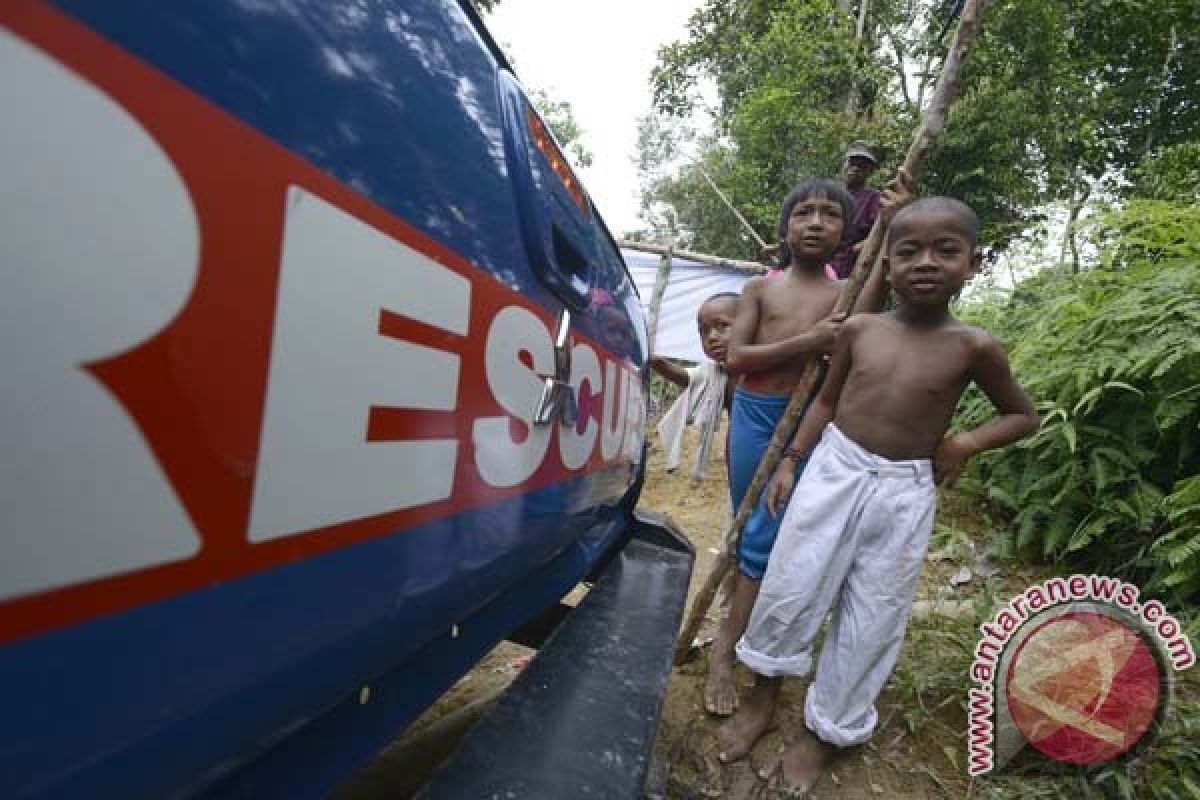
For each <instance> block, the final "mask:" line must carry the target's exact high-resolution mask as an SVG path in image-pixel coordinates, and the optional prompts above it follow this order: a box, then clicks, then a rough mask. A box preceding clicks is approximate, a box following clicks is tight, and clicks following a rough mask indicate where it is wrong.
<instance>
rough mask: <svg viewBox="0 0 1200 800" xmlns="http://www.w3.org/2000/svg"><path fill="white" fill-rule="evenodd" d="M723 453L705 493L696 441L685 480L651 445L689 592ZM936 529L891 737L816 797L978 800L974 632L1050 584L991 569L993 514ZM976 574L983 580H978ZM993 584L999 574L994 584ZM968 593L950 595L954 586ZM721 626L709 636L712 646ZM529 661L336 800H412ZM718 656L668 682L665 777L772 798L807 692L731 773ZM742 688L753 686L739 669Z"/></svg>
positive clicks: (948, 511) (503, 668)
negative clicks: (973, 748)
mask: <svg viewBox="0 0 1200 800" xmlns="http://www.w3.org/2000/svg"><path fill="white" fill-rule="evenodd" d="M720 436H721V437H722V438H721V439H720V440H718V441H717V442H716V443H715V444H714V447H713V448H712V452H713V458H712V462H711V463H710V464H709V467H708V471H707V476H706V478H705V480H704V481H703V482H702V483H700V484H699V485H698V486H693V485H692V483H691V480H690V463H691V453H692V452H693V448H694V446H695V438H694V437H695V433H694V431H689V440H688V443H687V449H686V452H685V459H684V463H683V466H681V467H680V469H679V470H678V471H676V472H675V473H674V474H668V473H667V472H666V471H665V470H664V468H663V462H662V450H661V447H660V445H659V440H658V437H657V434H654V433H652V434H651V445H650V462H649V465H648V471H647V477H646V484H645V488H644V491H643V493H642V499H641V506H642V507H643V508H646V509H650V510H654V511H661V512H666V513H667V514H669V515H670V516H671V518H672V519H673V520H674V521H675V522H676V523H677V524H678V525H679V526H680V528H682V530H683V531H684V532H685V533H686V534H687V535H688V536H689V538H690V539H691V540H692V543H693V544H694V545H695V548H696V565H695V569H694V572H693V577H692V587H691V591H692V592H695V591H696V589H697V588H698V586H699V585H700V584H701V583H702V582H703V581H704V578H705V576H706V575H707V574H708V572H709V569H710V568H711V564H712V561H713V557H714V554H715V553H716V548H717V547H718V546H719V545H720V541H721V539H722V537H723V535H724V527H725V525H726V523H727V519H728V514H729V512H728V505H729V499H728V488H727V485H726V480H725V462H724V442H723V436H724V432H723V431H722V433H721V434H720ZM939 503H941V508H939V512H938V527H937V528H936V530H935V534H934V541H933V544H932V545H931V548H930V555H929V557H928V560H927V564H926V568H925V571H924V574H923V576H922V579H921V585H920V587H919V589H918V601H917V606H916V608H915V611H914V616H913V620H912V622H911V624H910V625H909V629H908V634H907V640H906V642H905V648H904V651H903V653H902V654H901V658H900V663H899V664H898V666H897V669H896V671H895V673H894V674H893V676H892V679H891V681H890V682H889V684H888V686H887V688H886V689H885V690H884V693H883V695H882V697H881V698H880V700H879V703H878V709H879V714H880V719H881V724H880V727H879V729H878V730H877V732H876V734H875V736H874V738H873V740H872V741H871V742H870V743H868V744H867V745H864V746H862V747H858V748H853V749H851V750H848V751H846V752H844V753H842V754H841V755H840V757H839V758H838V760H837V761H836V762H835V764H834V767H833V769H832V770H831V772H830V773H828V774H827V775H826V776H825V777H824V778H822V780H821V781H820V783H818V785H817V786H816V787H815V789H814V791H813V793H811V794H810V795H809V796H810V797H815V798H829V797H838V798H851V799H852V798H870V799H871V800H874V799H875V798H896V800H910V799H912V798H943V797H945V798H960V797H968V796H970V795H971V794H972V793H973V792H972V788H973V787H971V786H970V784H969V783H968V780H967V776H966V770H965V767H964V763H965V749H966V745H965V741H966V735H965V731H966V712H965V700H966V693H965V688H964V687H965V684H966V682H967V677H966V675H967V670H968V669H969V661H970V652H971V650H972V649H973V648H974V645H975V640H976V637H977V635H978V634H977V632H976V631H975V626H977V625H978V622H979V621H980V620H982V619H985V618H986V615H987V614H988V613H990V609H991V608H993V607H994V606H993V604H994V603H995V602H996V601H997V600H998V599H999V598H1005V599H1007V597H1009V596H1011V595H1013V594H1015V593H1016V592H1018V591H1020V590H1022V589H1024V588H1025V587H1026V586H1028V585H1030V584H1031V583H1033V582H1035V581H1037V580H1040V579H1041V577H1042V576H1041V575H1039V574H1037V573H1035V572H1033V571H1031V570H1026V569H1014V568H1013V567H1012V566H1011V565H1009V564H1006V565H1005V570H1004V572H1003V573H1001V572H999V571H998V570H995V569H994V568H991V567H990V566H989V565H988V564H987V562H986V560H982V558H981V557H982V555H983V550H984V544H983V543H984V542H985V541H986V538H987V537H986V529H985V527H984V523H983V521H982V515H981V514H977V513H973V512H972V511H971V509H970V507H969V504H968V503H967V502H966V501H965V500H963V499H962V498H959V497H956V496H954V495H951V496H949V497H943V498H939ZM964 567H969V568H970V570H971V573H970V576H969V578H967V577H966V575H965V574H964ZM992 573H995V574H992ZM952 577H954V578H956V579H965V583H961V584H960V585H958V586H955V587H952V586H951V578H952ZM714 626H715V614H714V613H713V612H710V613H709V618H708V620H707V621H706V623H705V626H704V628H703V629H702V631H701V634H700V636H699V637H698V641H699V642H702V643H703V642H706V641H707V640H708V639H710V638H711V636H712V635H713V629H714ZM529 653H530V651H528V650H526V649H525V648H521V647H518V646H516V645H512V644H507V643H504V644H501V645H500V646H498V647H497V648H496V649H495V650H494V651H493V652H492V653H491V654H489V655H488V656H487V657H486V658H485V659H484V660H483V661H482V662H481V663H480V665H479V666H478V667H476V669H474V670H473V671H472V672H471V673H469V674H468V675H467V676H466V677H464V678H463V679H462V680H461V681H459V683H458V684H457V685H456V686H455V687H453V688H452V689H451V690H450V691H448V692H447V693H446V694H445V695H444V696H443V697H442V698H441V699H440V700H439V701H438V702H437V703H436V704H435V705H434V706H433V707H432V708H431V709H429V710H428V711H427V712H426V713H425V714H424V715H423V716H422V717H421V718H420V719H418V720H417V721H416V722H415V723H414V724H413V725H412V726H411V727H410V728H409V729H408V730H407V731H406V732H405V734H404V736H402V737H401V738H400V739H398V740H397V741H396V742H395V743H393V744H392V745H391V746H389V748H388V749H387V750H386V751H385V752H384V753H383V754H382V755H381V756H380V757H379V758H378V759H376V760H375V761H374V762H372V763H371V764H370V765H368V766H367V767H366V768H364V769H363V770H361V771H360V772H359V773H358V774H357V775H355V776H353V777H352V778H351V779H350V780H349V781H348V782H347V783H346V785H344V786H343V787H341V789H340V790H339V792H338V793H337V794H336V795H335V796H336V797H338V798H340V800H380V799H381V798H389V799H391V798H405V797H409V796H410V795H411V793H412V792H413V791H415V789H416V787H417V786H419V784H420V782H421V781H423V779H424V777H425V776H426V775H427V773H428V772H429V770H430V769H431V768H432V766H433V765H435V764H436V763H437V762H438V761H439V760H440V759H441V758H442V757H444V755H445V754H447V753H448V752H449V751H450V749H451V748H452V747H453V744H454V742H455V741H457V737H458V736H461V734H462V732H463V731H464V730H465V728H466V726H467V725H468V724H469V723H470V722H471V721H472V720H473V719H474V718H475V717H476V716H477V711H478V710H479V709H480V707H481V706H483V705H484V703H485V701H486V699H487V698H489V697H491V696H493V695H494V694H495V693H496V692H497V691H499V690H500V689H502V688H503V687H504V686H506V685H507V684H508V682H509V681H511V680H512V678H513V677H514V676H515V675H516V674H517V673H518V671H519V670H520V669H521V668H522V666H523V664H524V662H525V659H527V657H528V655H529ZM706 655H707V649H706V648H705V647H703V646H702V647H701V648H698V649H697V650H696V652H695V654H694V655H693V658H692V659H691V660H690V661H689V662H688V663H686V664H684V665H683V666H682V667H679V668H677V669H676V670H675V671H674V673H673V675H672V677H671V680H670V684H669V687H668V692H667V697H666V701H665V704H664V708H663V715H662V724H661V726H660V730H659V739H658V742H657V744H656V748H655V755H656V758H657V759H660V761H661V763H665V764H666V769H667V770H668V777H667V783H666V795H665V796H666V797H667V798H670V800H690V799H691V798H710V797H728V798H738V799H740V798H760V797H770V796H771V793H770V792H768V791H767V790H766V788H765V785H764V784H763V782H762V781H760V780H759V779H758V778H757V777H756V774H755V769H754V766H753V765H756V764H758V763H760V762H762V761H763V760H764V759H765V758H768V757H769V756H770V755H771V754H772V753H774V752H775V751H776V750H777V749H779V748H780V747H781V746H782V745H783V744H784V743H786V742H789V741H791V739H792V738H793V736H794V735H795V733H796V732H798V731H799V730H800V726H801V725H802V724H803V722H802V708H803V702H802V701H803V696H804V695H803V692H804V688H805V685H806V683H807V681H802V680H793V681H789V682H788V683H787V684H785V689H784V692H783V697H782V700H783V702H782V704H781V712H780V714H779V716H778V722H779V729H778V730H777V731H776V732H774V733H771V734H769V735H768V736H767V737H766V738H765V739H764V740H763V741H761V742H760V743H759V745H758V746H757V747H756V748H755V750H754V753H753V754H752V757H751V759H750V760H749V761H748V762H742V763H740V764H733V765H729V766H722V765H721V764H719V763H718V761H717V759H716V755H715V751H714V747H713V736H714V733H715V731H716V729H717V728H718V726H719V725H720V722H721V721H720V720H717V719H714V718H711V717H708V716H707V715H706V714H705V713H704V711H703V710H702V709H703V706H702V696H703V686H704V678H705V657H706ZM738 669H739V682H740V684H741V686H742V687H743V689H744V688H746V687H748V686H749V685H750V683H751V677H750V675H749V673H748V672H746V671H745V670H744V669H743V668H742V667H740V666H739V668H738Z"/></svg>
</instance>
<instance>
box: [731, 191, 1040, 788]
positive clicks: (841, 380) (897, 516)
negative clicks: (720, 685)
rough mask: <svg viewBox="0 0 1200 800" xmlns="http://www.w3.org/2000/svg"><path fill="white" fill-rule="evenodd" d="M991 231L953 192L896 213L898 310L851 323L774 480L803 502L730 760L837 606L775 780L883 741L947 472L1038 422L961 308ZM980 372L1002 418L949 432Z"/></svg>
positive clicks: (953, 475)
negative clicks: (956, 309) (888, 692)
mask: <svg viewBox="0 0 1200 800" xmlns="http://www.w3.org/2000/svg"><path fill="white" fill-rule="evenodd" d="M978 233H979V220H978V218H977V217H976V216H975V214H974V212H973V211H971V210H970V209H969V208H968V207H967V206H966V205H964V204H963V203H961V202H959V201H957V200H953V199H950V198H944V197H935V198H928V199H925V200H921V201H918V202H916V203H914V204H913V205H911V206H909V207H907V208H905V209H903V210H901V211H899V212H898V213H897V214H896V215H895V219H894V221H893V222H892V223H891V227H890V229H889V230H888V236H887V258H885V260H884V262H883V263H884V267H885V269H886V270H887V271H888V273H889V276H888V277H889V281H890V282H891V285H892V289H893V291H894V292H895V294H896V297H897V308H896V310H895V311H893V312H890V313H888V314H860V315H858V316H856V317H854V318H852V319H849V320H847V321H846V322H845V323H844V324H843V325H842V326H841V329H840V331H839V333H838V336H837V342H836V345H835V347H834V351H833V357H832V360H831V362H830V366H829V370H828V374H827V375H826V377H825V382H824V385H823V386H822V387H821V390H820V393H819V394H818V395H817V398H816V400H815V402H814V403H813V404H812V406H811V407H810V408H809V409H808V412H807V414H806V415H805V417H804V419H803V420H802V421H801V423H800V428H799V429H798V430H797V432H796V436H795V438H794V439H793V440H792V445H791V447H790V448H789V449H788V451H786V452H788V453H795V452H801V453H806V452H808V450H809V449H810V448H812V447H813V445H816V449H815V450H813V452H812V455H811V458H810V459H809V463H808V467H807V469H806V470H805V471H804V474H803V475H802V477H801V478H800V480H799V482H798V483H797V484H796V485H795V491H794V492H793V491H792V484H793V482H794V480H795V478H794V475H795V471H794V465H795V463H796V462H795V459H794V456H790V455H789V456H785V458H784V460H783V461H781V462H780V465H779V467H778V469H777V470H776V472H775V476H774V477H773V478H772V481H771V485H770V487H769V488H768V491H767V503H768V506H769V507H770V510H771V511H772V512H773V513H778V512H779V510H780V508H781V506H782V505H783V503H784V502H785V501H786V498H787V497H788V496H789V495H790V497H791V501H790V503H788V505H787V511H786V513H785V514H784V516H783V520H782V524H781V527H780V533H779V542H778V545H777V546H776V548H775V551H774V553H773V555H772V557H771V562H770V565H769V566H768V568H767V570H766V574H765V577H764V578H763V581H762V587H761V591H760V592H759V594H758V599H757V602H756V604H755V605H754V608H753V613H752V615H751V616H750V621H749V624H748V626H747V628H746V632H745V635H744V636H743V637H742V639H741V641H740V642H738V644H737V657H738V658H739V659H740V660H741V661H742V662H743V663H744V664H746V665H747V666H748V667H750V668H751V669H752V670H754V672H755V673H756V675H757V680H756V685H755V688H754V691H753V692H752V693H751V695H750V697H749V698H748V699H747V702H746V704H745V706H744V707H743V708H742V709H741V710H740V711H739V712H738V714H737V716H735V717H734V718H733V720H731V721H730V723H728V724H727V725H726V727H725V728H724V729H723V731H722V732H723V740H722V747H723V748H724V749H723V755H724V757H725V758H726V759H732V758H737V757H741V756H744V755H745V754H747V753H748V752H749V751H750V749H751V748H752V747H753V746H754V743H755V742H757V741H758V739H759V738H760V737H761V736H762V735H763V734H764V733H765V732H766V731H767V730H768V728H769V726H770V725H771V722H772V717H773V714H774V709H775V703H776V699H777V697H778V693H779V687H780V681H781V679H782V676H785V675H804V674H807V673H808V671H809V670H810V669H811V667H812V664H813V652H812V645H813V640H814V638H815V637H816V634H817V631H818V629H819V628H820V625H821V623H822V621H823V620H824V618H825V616H826V614H828V613H829V612H830V610H831V609H832V611H833V616H832V621H831V623H830V627H829V632H828V634H827V636H826V639H825V644H824V647H823V648H822V651H821V654H820V662H819V664H818V665H817V673H816V678H815V679H814V681H813V683H812V685H811V686H810V687H809V689H808V694H807V697H806V701H805V706H804V712H805V713H804V716H805V723H806V730H803V731H802V732H801V736H800V738H799V740H798V741H797V742H796V743H795V744H793V745H792V746H791V747H790V748H789V749H787V750H786V751H785V752H784V753H783V754H782V755H781V756H780V757H779V758H778V759H776V760H775V761H774V762H773V763H772V764H771V765H770V766H769V767H767V769H766V770H765V771H764V774H763V777H766V778H768V779H769V780H771V781H772V783H773V784H774V785H775V787H776V788H782V789H784V790H786V791H788V792H802V791H807V790H808V789H809V788H811V787H812V785H813V784H814V783H815V782H816V780H817V778H818V777H819V776H820V774H821V772H822V770H823V769H824V767H825V765H826V764H827V762H828V760H829V759H830V758H831V756H832V754H833V753H834V752H835V749H836V748H838V747H848V746H852V745H856V744H861V743H863V742H865V741H867V739H869V738H870V736H871V733H872V732H873V730H874V728H875V725H876V722H877V719H878V715H877V714H876V711H875V707H874V703H875V699H876V697H877V696H878V694H879V692H880V691H881V690H882V688H883V686H884V684H885V682H886V681H887V678H888V676H889V675H890V674H891V671H892V668H893V667H894V665H895V663H896V658H897V656H898V654H899V651H900V646H901V644H902V643H903V641H904V630H905V627H906V625H907V621H908V614H909V611H910V609H911V607H912V599H913V593H914V592H915V590H916V584H917V577H918V576H919V574H920V571H921V567H922V564H923V562H924V557H925V550H926V547H927V546H928V542H929V534H930V531H931V530H932V528H933V516H934V505H935V498H936V492H935V485H936V484H941V485H945V486H949V485H952V484H953V483H954V481H955V480H956V479H957V478H958V475H959V474H960V473H961V471H962V468H963V465H964V463H965V462H966V460H967V459H968V458H969V457H971V456H972V455H975V454H977V453H981V452H983V451H985V450H991V449H995V448H999V447H1003V446H1005V445H1007V444H1010V443H1012V442H1014V441H1016V440H1018V439H1020V438H1022V437H1023V436H1026V435H1028V434H1029V433H1031V432H1032V431H1034V430H1035V429H1036V428H1037V425H1038V418H1037V414H1036V413H1035V411H1034V408H1033V404H1032V402H1031V401H1030V400H1029V397H1028V396H1027V395H1026V394H1025V392H1024V391H1022V389H1021V388H1020V386H1018V385H1017V383H1016V381H1015V380H1014V379H1013V376H1012V373H1011V371H1010V369H1009V365H1008V359H1007V357H1006V356H1005V354H1004V351H1003V349H1002V348H1001V347H1000V345H999V343H997V342H996V340H995V339H993V338H992V337H991V336H990V335H989V334H988V333H987V332H986V331H983V330H981V329H979V328H975V327H972V326H970V325H965V324H963V323H961V322H959V321H958V320H956V319H955V318H954V317H953V316H952V315H951V314H950V311H949V307H948V306H949V303H950V300H951V298H952V297H954V295H955V294H956V293H957V292H958V291H959V290H960V289H962V286H963V284H964V282H965V281H966V279H967V277H968V275H969V274H970V272H971V270H972V268H973V266H974V265H976V264H977V263H978V260H979V255H978V253H977V252H976V250H975V246H976V239H977V236H978ZM971 382H975V383H977V384H978V385H979V386H980V388H981V389H982V390H983V391H984V393H985V394H986V395H987V396H988V397H989V398H990V399H991V401H992V403H993V405H994V406H995V408H996V411H997V412H998V413H999V416H998V417H996V418H995V419H993V420H992V421H990V422H988V423H986V424H984V425H982V426H981V427H979V428H976V429H975V430H972V431H967V432H964V433H959V434H955V435H952V436H946V435H945V434H946V431H947V429H948V428H949V426H950V420H951V417H952V416H953V414H954V409H955V407H956V406H957V404H958V400H959V398H960V397H961V396H962V393H963V391H964V390H965V389H966V387H967V386H968V385H969V384H970V383H971ZM818 439H819V444H818Z"/></svg>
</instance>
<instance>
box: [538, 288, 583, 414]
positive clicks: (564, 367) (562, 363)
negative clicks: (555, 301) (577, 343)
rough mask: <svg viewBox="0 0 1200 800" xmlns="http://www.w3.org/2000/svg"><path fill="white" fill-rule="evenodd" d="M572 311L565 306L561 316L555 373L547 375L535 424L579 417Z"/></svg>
mask: <svg viewBox="0 0 1200 800" xmlns="http://www.w3.org/2000/svg"><path fill="white" fill-rule="evenodd" d="M570 334H571V312H570V311H568V310H567V309H565V308H564V309H563V310H562V312H561V313H560V314H559V316H558V333H557V334H556V335H555V337H554V375H552V376H549V377H545V378H544V381H545V383H543V385H542V394H541V397H540V398H539V399H538V404H537V408H536V409H535V410H534V413H533V424H534V425H549V424H550V423H552V422H554V420H555V419H558V420H560V421H561V422H562V424H564V425H574V424H575V423H576V422H578V421H579V403H578V401H577V400H576V398H575V390H574V389H573V388H572V387H571V342H570Z"/></svg>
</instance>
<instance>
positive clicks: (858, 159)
mask: <svg viewBox="0 0 1200 800" xmlns="http://www.w3.org/2000/svg"><path fill="white" fill-rule="evenodd" d="M878 167H879V159H878V158H877V157H876V155H875V151H874V149H872V146H871V144H870V142H866V141H863V140H862V139H858V140H855V141H853V142H851V143H850V146H849V147H847V148H846V156H845V158H844V159H843V160H842V181H843V182H845V184H846V191H848V192H850V196H851V197H852V198H853V199H854V215H853V217H852V218H851V219H850V223H851V225H852V229H851V231H850V235H849V236H848V237H847V238H846V240H845V241H844V242H843V243H842V246H841V247H839V248H838V250H837V252H835V253H834V254H833V258H832V259H831V260H830V263H831V264H832V265H833V269H834V271H836V272H837V276H838V277H839V278H843V279H844V278H846V277H848V276H849V275H850V271H851V270H853V269H854V261H855V259H856V258H858V251H859V248H860V247H861V246H862V242H863V240H864V239H866V238H867V234H869V233H870V232H871V226H872V225H874V224H875V217H877V216H879V190H878V189H875V188H873V187H871V186H868V185H867V181H868V180H869V179H870V177H871V175H872V174H873V173H874V172H875V170H876V169H877V168H878Z"/></svg>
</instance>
